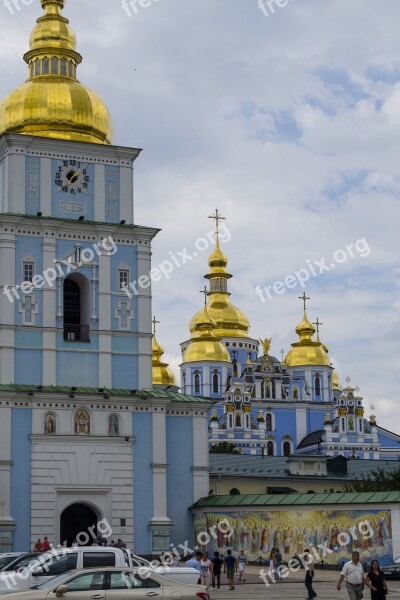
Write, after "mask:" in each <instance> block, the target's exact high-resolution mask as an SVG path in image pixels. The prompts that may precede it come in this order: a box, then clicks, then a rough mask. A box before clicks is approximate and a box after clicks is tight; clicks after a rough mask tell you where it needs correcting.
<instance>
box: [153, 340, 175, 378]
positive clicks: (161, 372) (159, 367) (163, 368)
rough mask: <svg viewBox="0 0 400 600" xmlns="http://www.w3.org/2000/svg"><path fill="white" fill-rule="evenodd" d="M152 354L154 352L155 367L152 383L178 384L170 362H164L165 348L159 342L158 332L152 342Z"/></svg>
mask: <svg viewBox="0 0 400 600" xmlns="http://www.w3.org/2000/svg"><path fill="white" fill-rule="evenodd" d="M152 354H153V361H152V364H153V369H152V383H153V385H156V386H167V385H173V386H176V379H175V375H174V374H173V372H172V371H171V369H170V368H169V366H168V363H165V362H162V360H161V358H162V356H163V354H164V348H162V347H161V346H160V344H159V343H158V342H157V338H156V334H155V332H154V334H153V342H152Z"/></svg>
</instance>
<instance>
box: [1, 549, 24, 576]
mask: <svg viewBox="0 0 400 600" xmlns="http://www.w3.org/2000/svg"><path fill="white" fill-rule="evenodd" d="M23 554H24V553H23V552H3V553H2V554H0V571H2V570H3V569H4V568H5V567H6V566H7V565H8V564H10V563H11V562H13V561H14V560H15V559H16V558H18V557H19V556H23Z"/></svg>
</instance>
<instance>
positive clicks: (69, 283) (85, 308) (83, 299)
mask: <svg viewBox="0 0 400 600" xmlns="http://www.w3.org/2000/svg"><path fill="white" fill-rule="evenodd" d="M89 296H90V290H89V282H88V280H87V279H86V277H84V276H83V275H82V274H80V273H74V274H73V275H70V276H68V277H67V278H66V279H65V280H64V289H63V304H64V313H63V316H64V341H66V342H89V341H90V339H89V320H90V317H89V312H90V302H89Z"/></svg>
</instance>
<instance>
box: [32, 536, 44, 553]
mask: <svg viewBox="0 0 400 600" xmlns="http://www.w3.org/2000/svg"><path fill="white" fill-rule="evenodd" d="M33 551H34V552H43V542H42V540H41V539H40V538H39V539H38V541H37V542H36V544H35V545H34V547H33Z"/></svg>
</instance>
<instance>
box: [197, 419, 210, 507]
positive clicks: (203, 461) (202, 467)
mask: <svg viewBox="0 0 400 600" xmlns="http://www.w3.org/2000/svg"><path fill="white" fill-rule="evenodd" d="M207 438H208V416H207V409H204V415H203V416H195V415H194V416H193V502H196V500H198V499H199V498H203V497H205V496H208V492H209V489H210V487H209V485H210V482H209V454H208V444H207V443H206V442H205V440H207Z"/></svg>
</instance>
